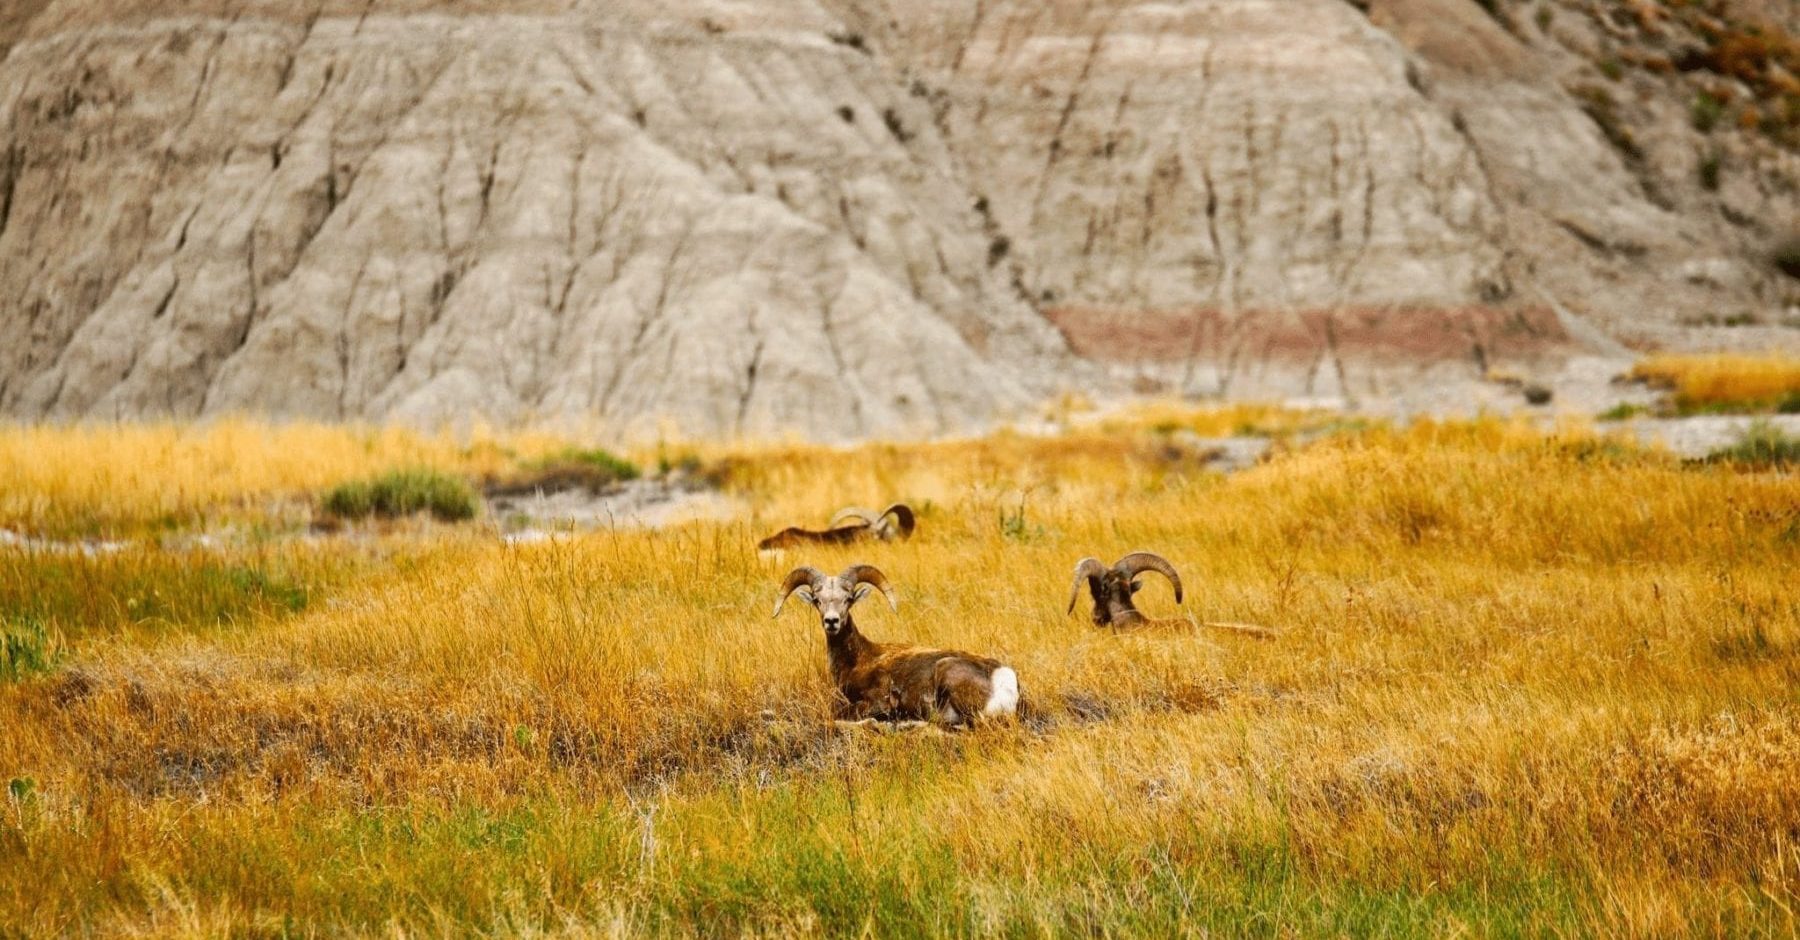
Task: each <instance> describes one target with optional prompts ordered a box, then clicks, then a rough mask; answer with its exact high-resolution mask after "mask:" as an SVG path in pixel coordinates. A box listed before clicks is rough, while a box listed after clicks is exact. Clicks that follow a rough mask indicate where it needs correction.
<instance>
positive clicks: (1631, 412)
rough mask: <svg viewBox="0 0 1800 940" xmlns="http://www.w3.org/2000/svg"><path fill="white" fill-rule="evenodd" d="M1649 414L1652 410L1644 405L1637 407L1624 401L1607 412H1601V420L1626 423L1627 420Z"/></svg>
mask: <svg viewBox="0 0 1800 940" xmlns="http://www.w3.org/2000/svg"><path fill="white" fill-rule="evenodd" d="M1649 413H1650V409H1648V408H1646V407H1644V406H1643V405H1635V404H1632V403H1631V402H1628V401H1622V402H1619V403H1618V404H1616V405H1614V406H1612V407H1611V408H1608V409H1606V410H1605V411H1602V412H1600V420H1602V421H1624V420H1625V419H1627V418H1635V417H1637V416H1638V415H1641V414H1649Z"/></svg>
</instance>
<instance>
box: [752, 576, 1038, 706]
mask: <svg viewBox="0 0 1800 940" xmlns="http://www.w3.org/2000/svg"><path fill="white" fill-rule="evenodd" d="M875 590H879V591H880V592H881V593H882V595H883V596H884V597H886V598H887V600H888V606H889V607H892V608H894V609H898V608H899V603H898V601H897V600H896V599H895V597H894V593H893V591H892V590H891V588H890V586H889V585H888V580H887V577H886V576H884V575H883V574H882V573H881V570H880V569H879V568H876V567H875V566H873V565H860V564H859V565H851V566H850V567H848V568H845V569H844V572H843V574H840V575H838V576H836V577H832V576H830V575H827V574H825V573H824V572H823V571H820V570H819V569H817V568H812V567H806V566H802V567H799V568H795V569H794V570H793V571H790V572H788V576H787V578H786V579H785V580H783V581H782V583H781V597H780V598H779V599H777V600H776V601H775V616H777V617H779V616H781V608H782V605H784V604H786V603H787V599H788V597H790V596H791V595H793V594H794V593H795V592H796V591H798V592H800V595H801V596H802V597H803V598H805V599H806V601H807V602H808V603H810V604H812V605H813V606H814V607H815V608H818V611H819V621H820V623H821V624H822V625H823V626H824V627H825V651H826V654H827V655H828V656H829V657H830V661H831V681H832V683H833V684H834V685H836V686H837V689H838V693H839V696H840V700H839V702H838V707H837V709H836V715H835V716H834V717H836V718H838V719H841V720H848V721H856V720H862V719H875V720H877V721H929V722H935V723H939V724H944V725H951V726H957V725H969V724H973V723H976V722H979V721H984V720H988V719H994V718H1001V717H1005V716H1009V715H1014V714H1016V713H1017V712H1018V708H1019V676H1018V674H1017V673H1015V672H1014V671H1013V670H1012V667H1010V666H1007V665H1005V664H1003V663H1001V662H1000V661H999V660H997V659H991V658H989V657H986V656H977V655H974V654H972V653H964V652H959V651H957V650H941V649H932V648H929V647H923V646H913V645H910V644H904V643H876V642H874V641H872V640H870V639H868V638H867V637H865V636H863V635H862V633H861V632H859V631H858V630H857V629H856V621H855V620H853V619H852V618H851V615H850V608H851V607H853V606H855V604H856V602H857V601H860V600H862V599H863V598H864V597H867V596H868V595H869V592H870V591H875Z"/></svg>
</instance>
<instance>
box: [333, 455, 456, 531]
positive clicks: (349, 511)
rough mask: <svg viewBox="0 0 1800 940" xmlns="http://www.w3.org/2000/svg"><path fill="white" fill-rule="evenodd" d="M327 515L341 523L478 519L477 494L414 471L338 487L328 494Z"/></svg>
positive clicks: (451, 480)
mask: <svg viewBox="0 0 1800 940" xmlns="http://www.w3.org/2000/svg"><path fill="white" fill-rule="evenodd" d="M324 508H325V511H326V512H328V513H330V514H331V515H333V516H336V517H338V518H340V519H363V518H367V517H368V516H371V515H375V516H381V517H383V518H388V519H393V518H399V517H401V516H410V515H413V514H414V513H420V512H429V513H431V515H432V516H434V517H435V518H437V519H441V520H443V521H445V522H461V521H463V520H465V519H473V518H474V517H475V509H476V500H475V491H474V490H472V489H470V487H469V484H467V483H465V482H463V481H462V480H461V479H459V478H457V477H452V476H448V475H446V474H442V473H438V472H437V471H435V470H428V469H423V468H415V469H411V470H395V471H392V472H389V473H384V474H382V475H381V476H378V477H375V478H374V479H372V480H365V481H357V482H351V483H343V484H339V485H338V486H336V487H333V488H332V489H331V491H330V492H328V493H326V494H325V499H324Z"/></svg>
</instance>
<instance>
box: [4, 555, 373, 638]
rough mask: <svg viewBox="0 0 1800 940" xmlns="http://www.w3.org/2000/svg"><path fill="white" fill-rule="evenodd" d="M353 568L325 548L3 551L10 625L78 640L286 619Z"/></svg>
mask: <svg viewBox="0 0 1800 940" xmlns="http://www.w3.org/2000/svg"><path fill="white" fill-rule="evenodd" d="M353 566H354V565H353V563H351V562H348V561H344V560H342V559H335V560H334V559H329V558H328V557H327V556H326V555H324V554H323V553H320V554H318V555H316V556H310V555H308V556H302V555H300V554H295V553H286V554H271V555H264V556H258V557H253V558H239V559H234V558H230V557H219V556H218V555H215V554H211V553H205V552H199V551H193V552H162V551H154V550H137V549H128V550H125V551H121V552H113V553H110V554H106V555H96V556H86V555H78V554H62V553H49V552H0V623H6V624H20V623H36V624H42V625H44V627H45V628H47V629H49V630H51V631H52V632H53V633H60V634H62V635H64V636H67V637H69V638H71V639H74V638H79V637H81V636H84V635H88V634H93V633H110V632H115V631H117V630H118V629H120V628H123V627H140V628H150V629H153V630H154V629H166V628H178V629H180V628H208V627H217V626H222V625H227V624H231V623H237V622H241V621H246V620H249V619H253V618H257V617H286V616H291V615H293V614H296V613H298V612H300V611H301V610H304V609H305V608H306V606H307V604H308V603H309V602H310V600H311V599H312V597H313V594H314V591H315V590H316V589H317V588H318V587H319V586H320V585H322V584H324V583H326V582H328V581H331V580H332V578H333V577H335V575H333V574H332V571H333V570H336V569H343V570H349V568H351V567H353ZM8 629H11V627H8Z"/></svg>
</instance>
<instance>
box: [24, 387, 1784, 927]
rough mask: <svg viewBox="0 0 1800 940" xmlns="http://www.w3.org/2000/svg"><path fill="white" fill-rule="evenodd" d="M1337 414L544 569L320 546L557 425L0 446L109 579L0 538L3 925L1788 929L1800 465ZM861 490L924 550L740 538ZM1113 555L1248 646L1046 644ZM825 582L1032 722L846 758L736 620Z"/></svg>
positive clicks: (553, 556)
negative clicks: (1237, 458) (33, 645)
mask: <svg viewBox="0 0 1800 940" xmlns="http://www.w3.org/2000/svg"><path fill="white" fill-rule="evenodd" d="M1326 424H1327V422H1325V421H1324V420H1323V419H1320V418H1317V417H1313V416H1300V415H1290V414H1285V413H1281V412H1276V411H1271V410H1268V409H1234V410H1227V411H1221V412H1195V411H1190V410H1187V409H1185V408H1180V407H1176V406H1166V407H1163V408H1161V409H1156V410H1147V411H1145V412H1142V413H1139V414H1137V415H1135V416H1133V417H1130V418H1124V419H1118V420H1114V421H1110V422H1097V423H1090V424H1087V425H1084V426H1081V427H1076V428H1072V429H1070V430H1068V431H1066V432H1065V433H1063V434H1061V435H1057V436H1025V435H1021V434H1007V433H1002V434H996V435H993V436H989V437H985V438H980V439H970V440H960V441H945V442H939V443H914V444H869V445H864V446H858V447H853V448H841V449H839V448H825V447H815V446H803V445H778V444H742V445H722V444H721V445H707V446H701V447H698V448H695V451H696V452H697V453H698V455H699V456H700V457H701V458H703V459H704V460H706V461H708V462H709V463H712V464H714V465H716V466H718V467H720V468H721V469H720V475H721V476H722V477H723V478H724V479H725V480H726V483H725V485H726V488H727V491H728V494H729V495H730V497H731V498H732V499H733V500H735V501H736V502H735V505H737V506H738V507H739V512H738V515H737V517H736V518H733V519H731V520H728V521H703V522H692V523H688V524H684V525H680V526H676V527H673V528H669V529H665V530H661V531H629V530H620V531H601V532H593V533H586V534H575V535H571V536H569V537H567V538H563V539H556V540H551V541H547V542H542V543H538V544H532V545H509V544H506V543H504V542H502V541H501V540H500V539H499V538H498V537H497V534H496V530H495V524H494V520H492V519H480V520H477V521H475V522H473V523H469V524H464V525H460V526H450V525H442V524H435V523H426V522H419V523H394V524H387V525H379V526H368V527H363V528H358V529H355V530H353V531H352V532H351V533H350V534H348V535H339V536H329V537H322V538H312V537H305V529H304V520H305V519H306V518H307V515H308V513H309V512H310V511H311V509H310V508H309V507H311V506H312V505H313V502H314V501H315V500H316V494H317V492H318V491H319V490H320V489H321V488H323V487H326V486H329V485H331V484H333V483H337V482H342V481H344V480H348V479H353V478H356V477H360V476H365V475H368V474H370V473H374V472H379V471H381V470H384V469H389V468H392V467H395V466H403V465H405V466H430V467H436V468H438V469H441V470H444V471H447V472H455V473H462V474H468V475H479V474H482V473H490V472H497V471H499V470H501V469H504V467H505V466H507V465H508V463H509V461H517V460H519V459H523V458H524V457H527V456H529V455H531V454H534V453H542V452H546V451H548V450H550V449H553V448H556V447H560V446H563V445H564V444H566V443H568V442H567V441H562V440H558V439H556V437H555V436H554V435H549V434H521V435H508V434H503V433H494V434H478V435H473V436H470V437H465V438H451V437H442V438H437V437H428V436H419V435H415V434H411V433H408V432H403V431H398V430H367V429H345V428H329V427H313V426H305V425H292V426H280V427H273V426H263V425H257V424H254V423H246V422H224V423H219V424H212V425H206V426H201V427H178V426H158V427H105V426H100V427H91V428H38V427H8V428H0V527H5V528H9V529H11V530H13V531H16V532H23V533H33V534H40V535H45V536H55V537H71V536H85V537H106V538H114V539H126V540H131V541H132V543H133V547H130V548H127V549H124V550H122V551H118V552H114V553H110V554H96V555H93V556H92V557H89V556H87V555H84V554H81V553H79V552H75V551H62V550H56V549H54V548H45V547H41V546H40V547H39V548H37V549H32V550H24V549H19V548H16V547H15V548H5V547H0V629H6V630H10V631H12V634H13V635H15V636H19V637H39V639H38V640H36V641H34V642H37V643H38V647H39V650H38V651H39V653H41V654H42V658H43V659H44V662H43V663H42V664H40V665H37V666H34V667H32V668H19V669H15V670H14V672H15V673H16V674H15V675H14V676H12V677H10V678H8V677H7V676H6V674H5V673H4V672H0V782H5V783H7V789H6V792H5V793H4V794H0V936H5V937H11V936H43V935H58V934H105V935H159V936H160V935H197V936H210V935H290V936H291V935H300V936H305V935H320V934H332V935H336V934H342V933H352V934H365V933H367V934H388V935H408V936H413V935H428V936H436V935H443V934H494V935H517V934H534V935H552V934H554V935H564V934H567V935H589V934H595V935H643V934H672V935H685V934H693V933H700V934H705V935H739V934H754V935H769V936H782V935H812V934H829V935H845V934H852V935H864V934H868V935H875V936H914V935H919V936H938V935H1007V936H1038V935H1046V936H1047V935H1061V934H1071V933H1073V934H1083V935H1107V936H1114V935H1118V936H1164V935H1169V934H1201V933H1205V934H1221V935H1230V936H1237V935H1246V936H1295V935H1300V936H1314V935H1327V936H1336V935H1342V936H1358V937H1360V936H1369V935H1377V934H1379V935H1474V936H1495V935H1502V936H1509V935H1519V934H1530V935H1544V934H1549V935H1617V936H1642V937H1666V936H1674V935H1721V934H1730V935H1771V936H1789V935H1793V934H1794V933H1795V932H1796V931H1797V930H1800V918H1797V917H1796V910H1797V909H1800V590H1796V587H1795V584H1796V571H1797V570H1800V480H1796V478H1795V477H1794V476H1792V475H1790V474H1782V473H1766V472H1764V473H1748V472H1740V471H1738V470H1733V469H1731V468H1729V467H1726V466H1718V465H1710V466H1702V465H1694V464H1684V463H1682V462H1681V461H1678V460H1676V459H1674V458H1672V457H1668V456H1666V455H1663V454H1659V453H1656V452H1653V451H1646V450H1641V449H1638V448H1637V447H1635V446H1633V445H1630V444H1626V443H1623V442H1621V441H1619V440H1613V439H1605V438H1599V437H1595V436H1594V435H1593V434H1592V433H1591V432H1590V431H1587V430H1585V429H1583V428H1582V427H1579V426H1574V425H1571V426H1568V427H1564V428H1561V429H1559V430H1557V431H1555V432H1551V433H1545V432H1542V431H1539V430H1536V429H1533V428H1531V427H1528V426H1525V425H1518V424H1510V423H1506V422H1503V421H1500V420H1497V419H1489V420H1482V421H1475V422H1468V423H1450V424H1430V423H1423V424H1417V425H1414V426H1412V427H1410V428H1408V429H1405V430H1393V429H1389V428H1385V427H1380V426H1376V427H1368V428H1337V429H1335V430H1334V429H1332V428H1329V427H1325V425H1326ZM1245 425H1257V426H1259V427H1263V428H1267V429H1271V430H1274V431H1277V432H1290V431H1295V430H1300V429H1310V430H1312V431H1315V432H1321V433H1320V436H1317V437H1316V439H1315V438H1313V437H1312V435H1310V434H1309V435H1302V436H1295V437H1292V438H1288V439H1287V442H1286V443H1285V444H1284V445H1283V446H1281V447H1279V448H1278V452H1277V453H1276V455H1275V456H1274V457H1273V458H1272V459H1270V460H1269V461H1267V462H1265V463H1263V464H1261V465H1259V466H1257V467H1255V468H1252V469H1250V470H1247V471H1244V472H1242V473H1240V474H1237V475H1234V476H1231V477H1223V476H1220V475H1218V474H1216V473H1213V472H1210V471H1207V470H1204V469H1201V468H1200V467H1198V466H1197V465H1196V464H1195V463H1194V462H1193V461H1192V460H1191V459H1188V458H1186V457H1184V456H1183V455H1182V454H1181V452H1180V451H1179V450H1178V449H1171V448H1170V447H1169V446H1168V444H1167V440H1168V438H1167V432H1169V431H1171V430H1173V429H1175V428H1179V427H1183V426H1186V427H1192V428H1194V429H1196V430H1199V431H1201V432H1202V433H1207V434H1215V433H1229V432H1230V431H1232V430H1233V429H1236V428H1240V427H1243V426H1245ZM1303 441H1304V442H1303ZM578 443H580V444H582V445H583V446H591V445H592V444H593V443H594V442H592V441H581V442H578ZM631 456H632V457H634V458H635V459H637V460H638V461H639V462H640V463H641V464H644V465H646V466H653V464H654V461H655V460H656V455H655V454H653V453H649V452H645V453H633V454H631ZM892 499H906V500H907V501H909V502H911V503H912V504H913V505H914V506H915V507H917V508H918V509H919V510H920V530H919V534H918V535H917V536H916V537H915V538H914V539H913V540H912V541H910V542H907V543H904V544H881V545H872V546H865V547H859V548H856V549H820V550H816V551H795V552H789V553H787V554H785V555H783V556H780V557H765V556H759V555H758V554H757V553H756V552H755V551H754V550H753V548H752V546H753V544H754V542H755V541H756V539H757V538H759V537H760V536H762V535H765V534H767V533H768V532H770V531H773V530H774V529H777V528H780V527H781V526H784V525H787V524H790V523H808V524H817V523H820V522H822V521H823V520H824V519H825V518H826V517H828V516H829V515H830V514H831V512H832V511H833V510H835V509H837V508H838V507H840V506H843V505H846V504H863V505H873V506H879V505H885V503H886V502H888V501H890V500H892ZM221 527H223V528H224V529H226V530H228V531H229V532H231V533H232V535H231V537H229V538H226V539H222V540H221V541H220V542H219V543H218V544H216V545H214V546H212V547H188V546H186V544H185V543H183V542H182V541H181V540H180V539H179V538H171V535H180V534H182V533H191V532H197V531H201V530H210V529H219V528H221ZM1132 549H1151V550H1155V551H1158V552H1160V553H1162V554H1164V555H1165V556H1167V557H1168V558H1169V559H1170V560H1172V561H1173V562H1174V563H1175V564H1176V565H1177V566H1178V567H1179V568H1180V569H1181V571H1182V573H1183V575H1184V577H1185V579H1186V581H1187V585H1188V598H1187V603H1186V604H1185V605H1184V606H1185V608H1186V610H1187V611H1188V612H1191V613H1193V614H1194V615H1195V616H1197V617H1198V618H1199V619H1202V620H1228V621H1243V622H1250V623H1256V624H1263V625H1267V626H1269V627H1271V628H1274V629H1275V630H1277V631H1279V634H1280V635H1279V637H1278V638H1276V639H1274V640H1258V639H1253V638H1246V637H1240V636H1237V635H1233V634H1229V633H1225V632H1204V631H1201V632H1193V631H1185V630H1168V631H1162V632H1152V633H1140V634H1126V635H1112V634H1106V633H1101V632H1098V631H1096V630H1095V629H1094V628H1093V627H1092V626H1090V624H1089V623H1088V621H1087V618H1086V615H1085V613H1086V603H1087V601H1086V599H1085V597H1084V598H1083V600H1082V602H1081V604H1082V606H1081V607H1080V608H1078V609H1077V611H1076V613H1075V614H1074V615H1068V614H1066V613H1065V612H1064V606H1065V604H1066V602H1067V598H1068V590H1069V580H1068V579H1069V573H1070V571H1071V570H1072V568H1073V566H1074V563H1075V562H1076V560H1077V559H1079V558H1081V557H1082V556H1084V555H1089V554H1094V555H1100V556H1102V557H1103V558H1104V559H1105V560H1107V561H1109V562H1110V561H1111V560H1112V559H1114V558H1116V557H1118V556H1119V555H1121V554H1123V553H1125V552H1126V551H1129V550H1132ZM853 560H856V561H867V562H871V563H874V564H877V565H879V566H880V567H881V568H882V569H883V570H885V571H886V572H887V574H888V575H889V577H890V578H891V579H893V581H894V582H895V583H896V585H897V586H898V587H899V589H900V591H901V597H902V599H901V603H900V607H899V610H898V612H897V613H894V612H889V611H888V610H887V609H886V608H885V607H882V606H880V605H877V604H874V603H870V604H865V605H863V606H862V607H861V608H859V609H858V612H859V614H860V616H859V622H860V625H861V627H862V629H863V631H864V632H865V633H867V634H869V635H871V636H873V637H874V638H876V639H882V640H897V639H907V640H914V641H918V642H922V643H929V644H936V645H950V646H956V647H961V648H965V649H969V650H973V651H979V652H984V653H990V654H993V655H997V656H1000V657H1002V658H1004V659H1005V660H1006V661H1008V662H1009V663H1011V664H1012V665H1013V666H1015V668H1016V669H1017V670H1018V672H1019V674H1020V676H1021V678H1022V681H1023V684H1024V687H1025V693H1026V696H1027V698H1028V699H1029V701H1030V702H1031V704H1032V706H1033V708H1034V712H1035V717H1034V719H1033V720H1032V721H1031V722H1029V723H1013V724H1007V725H1002V726H995V727H987V728H982V729H978V730H975V731H970V732H963V733H956V734H932V733H907V734H893V735H880V734H872V733H861V732H849V731H840V730H837V729H835V728H834V727H833V726H832V725H831V723H830V722H829V721H828V720H827V716H828V712H829V704H830V695H831V690H830V689H829V687H828V684H827V680H826V677H825V663H824V659H825V657H824V648H823V647H824V644H823V637H822V633H821V631H820V629H819V625H818V623H817V620H816V617H815V616H814V615H813V614H812V612H811V611H810V610H808V609H807V608H806V607H805V606H804V605H798V607H797V609H796V608H795V607H794V606H792V605H791V606H790V609H789V610H788V611H786V612H784V613H783V615H782V617H781V618H780V619H771V617H770V608H771V606H772V605H773V602H774V599H775V592H776V585H777V583H778V581H779V579H780V578H781V576H782V575H783V574H784V573H785V572H786V571H787V570H788V569H789V568H791V567H793V566H794V565H797V564H814V565H817V566H819V567H823V568H826V569H828V570H836V569H838V568H840V567H842V566H843V565H845V564H846V563H848V562H850V561H853ZM1140 604H1141V606H1142V607H1143V608H1144V609H1145V610H1146V612H1147V613H1150V614H1151V615H1152V616H1173V615H1175V613H1176V611H1177V608H1176V606H1175V603H1174V601H1173V598H1172V596H1171V595H1170V593H1169V591H1168V589H1167V586H1166V585H1165V584H1162V583H1160V582H1157V581H1155V580H1154V579H1151V580H1149V582H1148V586H1147V587H1146V589H1145V591H1144V593H1143V594H1142V595H1140ZM19 642H25V641H19Z"/></svg>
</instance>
